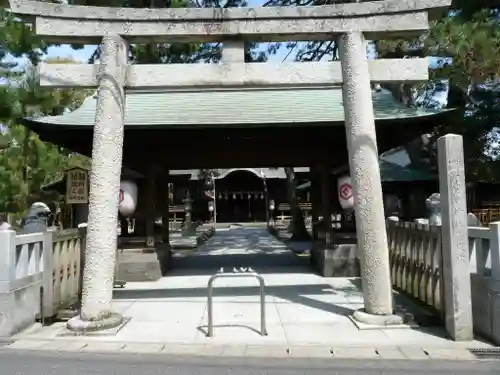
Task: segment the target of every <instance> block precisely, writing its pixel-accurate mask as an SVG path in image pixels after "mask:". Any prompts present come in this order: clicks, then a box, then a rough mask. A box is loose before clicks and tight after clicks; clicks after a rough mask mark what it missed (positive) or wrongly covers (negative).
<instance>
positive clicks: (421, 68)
mask: <svg viewBox="0 0 500 375" xmlns="http://www.w3.org/2000/svg"><path fill="white" fill-rule="evenodd" d="M231 51H232V50H231ZM233 52H234V51H233ZM233 55H234V54H231V55H229V56H228V59H232V60H228V62H227V63H224V64H168V65H148V64H139V65H130V66H129V67H128V69H127V79H126V84H125V85H126V86H127V87H130V88H152V87H154V88H196V87H220V86H222V87H261V86H273V85H278V86H282V85H301V86H303V85H311V86H321V85H331V84H335V83H342V80H343V79H342V68H341V66H340V62H338V61H334V62H304V63H294V62H292V63H280V64H276V63H242V62H239V61H234V59H236V56H233ZM368 68H369V70H370V79H371V81H372V82H402V81H424V80H427V79H428V76H429V73H428V72H429V63H428V60H427V58H419V59H380V60H373V61H369V62H368ZM38 69H39V73H40V85H41V86H51V87H89V88H94V87H97V84H98V78H99V66H98V65H90V64H41V65H40V67H39V68H38Z"/></svg>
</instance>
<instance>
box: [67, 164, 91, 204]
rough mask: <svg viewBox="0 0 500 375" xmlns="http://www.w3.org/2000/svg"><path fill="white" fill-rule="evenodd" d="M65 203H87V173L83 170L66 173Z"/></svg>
mask: <svg viewBox="0 0 500 375" xmlns="http://www.w3.org/2000/svg"><path fill="white" fill-rule="evenodd" d="M66 203H68V204H85V203H88V173H87V171H85V170H83V169H73V170H70V171H68V177H67V180H66Z"/></svg>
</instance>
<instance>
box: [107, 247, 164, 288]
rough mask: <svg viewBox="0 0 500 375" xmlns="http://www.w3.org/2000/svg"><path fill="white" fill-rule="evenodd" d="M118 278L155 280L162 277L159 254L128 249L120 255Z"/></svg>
mask: <svg viewBox="0 0 500 375" xmlns="http://www.w3.org/2000/svg"><path fill="white" fill-rule="evenodd" d="M117 268H118V270H117V271H118V272H117V275H116V278H117V279H118V280H124V281H131V282H132V281H155V280H159V279H160V278H161V277H162V272H161V268H160V261H159V260H158V255H157V254H156V253H155V252H154V253H144V252H142V251H141V250H138V251H134V250H126V251H124V252H123V253H122V255H121V257H120V263H119V264H118V267H117Z"/></svg>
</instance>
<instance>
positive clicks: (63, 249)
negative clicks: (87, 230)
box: [43, 229, 84, 317]
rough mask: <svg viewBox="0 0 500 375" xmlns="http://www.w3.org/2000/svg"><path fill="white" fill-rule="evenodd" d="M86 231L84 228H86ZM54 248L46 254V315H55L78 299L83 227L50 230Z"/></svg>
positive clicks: (44, 302)
mask: <svg viewBox="0 0 500 375" xmlns="http://www.w3.org/2000/svg"><path fill="white" fill-rule="evenodd" d="M83 230H84V229H83ZM48 233H50V235H51V243H52V247H51V249H50V250H51V251H48V252H46V253H45V257H44V262H45V270H46V272H45V273H44V278H43V290H44V294H43V315H44V316H45V317H53V316H55V315H56V314H57V312H58V310H60V309H63V308H66V307H68V306H70V305H72V304H74V303H75V302H77V300H78V290H79V276H80V270H81V265H80V259H81V253H80V251H81V248H82V235H84V232H82V229H65V230H61V231H53V232H48Z"/></svg>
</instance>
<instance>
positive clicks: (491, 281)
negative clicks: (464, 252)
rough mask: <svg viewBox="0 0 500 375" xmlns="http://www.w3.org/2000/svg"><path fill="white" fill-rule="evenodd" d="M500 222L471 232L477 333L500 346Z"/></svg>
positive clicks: (473, 308)
mask: <svg viewBox="0 0 500 375" xmlns="http://www.w3.org/2000/svg"><path fill="white" fill-rule="evenodd" d="M499 244H500V222H495V223H490V225H489V227H485V228H483V227H481V228H472V227H470V228H469V245H470V247H469V248H470V253H471V293H472V312H473V317H474V330H475V332H476V333H478V334H480V335H481V336H484V337H486V338H488V339H490V340H492V341H493V342H494V343H496V344H499V345H500V259H499V258H500V245H499Z"/></svg>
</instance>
